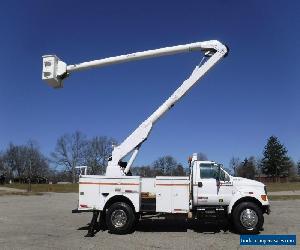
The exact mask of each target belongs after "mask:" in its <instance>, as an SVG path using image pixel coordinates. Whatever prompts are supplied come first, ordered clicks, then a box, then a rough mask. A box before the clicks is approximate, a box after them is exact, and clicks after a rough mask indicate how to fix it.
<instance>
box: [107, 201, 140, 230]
mask: <svg viewBox="0 0 300 250" xmlns="http://www.w3.org/2000/svg"><path fill="white" fill-rule="evenodd" d="M105 217H106V218H105V219H106V225H107V228H108V232H109V233H112V234H127V233H130V232H131V230H132V228H133V226H134V223H135V213H134V211H133V209H132V208H131V206H130V205H128V204H127V203H125V202H116V203H113V204H112V205H111V206H110V207H109V208H108V210H107V212H106V216H105ZM120 218H121V219H120Z"/></svg>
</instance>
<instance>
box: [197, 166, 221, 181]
mask: <svg viewBox="0 0 300 250" xmlns="http://www.w3.org/2000/svg"><path fill="white" fill-rule="evenodd" d="M200 177H201V179H216V178H217V177H218V167H216V166H214V165H213V164H203V163H202V164H201V165H200Z"/></svg>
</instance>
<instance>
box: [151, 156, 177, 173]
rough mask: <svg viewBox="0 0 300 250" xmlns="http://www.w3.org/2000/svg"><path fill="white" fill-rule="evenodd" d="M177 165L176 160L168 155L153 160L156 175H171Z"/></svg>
mask: <svg viewBox="0 0 300 250" xmlns="http://www.w3.org/2000/svg"><path fill="white" fill-rule="evenodd" d="M177 165H178V163H177V161H176V160H175V159H174V158H173V157H172V156H170V155H167V156H163V157H160V158H158V159H157V160H156V161H154V162H153V167H154V170H155V171H156V175H173V172H174V170H175V168H176V166H177Z"/></svg>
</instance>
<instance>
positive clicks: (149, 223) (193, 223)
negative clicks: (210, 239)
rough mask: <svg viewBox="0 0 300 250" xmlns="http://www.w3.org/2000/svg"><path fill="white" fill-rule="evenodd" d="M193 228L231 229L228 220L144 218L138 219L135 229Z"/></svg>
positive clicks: (209, 231)
mask: <svg viewBox="0 0 300 250" xmlns="http://www.w3.org/2000/svg"><path fill="white" fill-rule="evenodd" d="M187 230H193V231H194V232H198V233H208V234H214V233H219V232H221V231H224V232H227V231H230V232H232V230H231V229H230V226H229V224H228V222H226V221H225V222H221V223H220V222H218V221H201V222H199V221H197V220H185V219H175V220H174V219H146V220H140V222H139V223H138V225H137V226H136V228H135V231H140V232H186V231H187Z"/></svg>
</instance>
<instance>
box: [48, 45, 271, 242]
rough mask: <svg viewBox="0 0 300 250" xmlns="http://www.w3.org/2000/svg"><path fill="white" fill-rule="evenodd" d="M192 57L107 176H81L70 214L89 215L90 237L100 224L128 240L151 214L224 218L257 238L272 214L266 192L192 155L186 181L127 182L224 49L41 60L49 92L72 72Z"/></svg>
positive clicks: (116, 152) (116, 153) (118, 151)
mask: <svg viewBox="0 0 300 250" xmlns="http://www.w3.org/2000/svg"><path fill="white" fill-rule="evenodd" d="M193 51H196V52H204V57H203V59H202V60H201V63H200V64H199V65H197V66H196V67H195V69H194V71H193V72H192V74H191V75H190V76H189V78H188V79H187V80H185V81H184V82H183V83H182V84H181V86H180V87H179V88H178V89H177V90H176V91H175V92H174V93H173V94H172V95H171V96H170V97H169V98H168V99H167V100H166V101H165V102H164V103H163V104H162V105H161V106H160V107H158V109H157V110H155V112H154V113H153V114H151V115H150V116H149V117H148V118H147V119H146V120H145V121H144V122H143V123H141V125H139V127H138V128H137V129H136V130H135V131H133V133H131V134H130V135H129V136H128V137H127V138H126V139H125V140H124V141H123V142H122V143H121V144H120V145H118V146H116V147H114V149H113V151H112V155H111V157H110V159H109V161H108V166H107V169H106V174H105V175H104V176H100V175H87V174H86V168H85V173H84V174H82V175H80V178H79V202H78V208H77V209H75V210H73V212H74V213H75V212H93V218H92V221H91V223H90V228H89V233H88V235H90V236H92V235H93V234H94V230H95V228H96V227H97V226H99V223H100V225H101V226H102V227H107V228H108V230H109V231H110V232H111V233H115V234H126V233H128V232H130V231H131V230H132V229H133V228H134V225H135V223H136V222H137V221H138V220H139V218H140V217H142V216H144V215H147V214H155V213H160V214H163V215H164V214H174V215H178V216H186V217H187V218H191V219H198V220H202V219H203V220H204V219H206V218H227V219H229V220H230V221H231V222H232V224H233V225H234V227H235V229H236V230H237V232H239V233H241V234H256V233H258V232H259V231H260V230H261V229H262V226H263V223H264V217H263V214H264V213H267V214H269V212H270V208H269V201H268V198H267V192H266V186H265V185H264V184H263V183H260V182H257V181H253V180H248V179H244V178H239V177H232V176H230V175H229V174H228V173H227V172H226V171H225V170H224V169H223V168H222V166H221V165H220V164H217V163H216V162H213V161H200V160H198V158H197V154H193V156H192V157H190V159H189V167H190V175H189V176H186V177H185V176H182V177H175V176H157V177H156V178H142V177H140V176H131V172H130V167H131V166H132V163H133V161H134V160H135V158H136V156H137V154H138V152H139V149H140V147H141V145H142V144H143V142H144V141H145V140H146V139H147V138H148V136H149V134H150V132H151V129H152V126H153V125H154V123H155V122H156V121H157V120H158V119H159V118H161V117H162V116H163V114H165V113H166V112H167V111H168V110H169V109H171V108H172V107H173V106H174V105H175V103H176V102H177V101H179V100H180V99H181V98H182V97H183V96H184V95H185V94H186V93H187V92H188V91H189V90H190V89H191V88H192V87H193V86H194V85H195V84H196V83H197V82H198V81H199V80H200V79H201V78H202V76H203V75H204V74H205V73H206V72H207V71H208V70H209V69H211V68H212V67H213V66H214V65H215V64H216V63H217V62H218V61H219V60H221V59H222V58H223V57H225V56H226V55H227V54H228V48H227V47H226V46H225V45H223V44H222V43H220V42H219V41H216V40H212V41H205V42H196V43H191V44H186V45H178V46H173V47H166V48H161V49H155V50H148V51H143V52H137V53H132V54H128V55H121V56H116V57H109V58H105V59H100V60H94V61H90V62H84V63H80V64H74V65H67V64H66V63H64V62H63V61H61V60H60V59H59V58H58V57H56V56H55V55H46V56H43V74H42V78H43V80H46V81H47V82H48V84H49V85H51V86H52V87H54V88H61V87H62V86H63V79H64V78H66V77H67V76H68V75H69V74H70V73H72V72H74V71H78V70H83V69H88V68H92V67H102V66H107V65H112V64H116V63H123V62H129V61H133V60H141V59H146V58H151V57H158V56H165V55H172V54H176V53H183V52H193ZM129 154H131V157H130V159H129V161H128V162H124V161H123V158H124V157H126V156H128V155H129ZM99 215H100V219H99V222H98V221H97V220H98V217H99Z"/></svg>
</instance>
